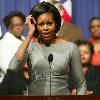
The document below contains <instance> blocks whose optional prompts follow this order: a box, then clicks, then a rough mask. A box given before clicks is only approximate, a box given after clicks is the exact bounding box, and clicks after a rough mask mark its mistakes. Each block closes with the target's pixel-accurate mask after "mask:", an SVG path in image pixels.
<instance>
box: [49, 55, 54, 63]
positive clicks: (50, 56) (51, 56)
mask: <svg viewBox="0 0 100 100" xmlns="http://www.w3.org/2000/svg"><path fill="white" fill-rule="evenodd" d="M48 61H49V63H50V62H52V61H53V54H49V56H48Z"/></svg>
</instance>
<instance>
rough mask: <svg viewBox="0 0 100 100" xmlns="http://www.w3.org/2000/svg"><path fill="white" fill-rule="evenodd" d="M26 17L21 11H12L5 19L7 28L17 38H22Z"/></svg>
mask: <svg viewBox="0 0 100 100" xmlns="http://www.w3.org/2000/svg"><path fill="white" fill-rule="evenodd" d="M25 20H26V17H25V15H24V14H23V13H22V12H20V11H12V12H10V13H9V14H8V15H6V16H5V17H4V19H3V21H4V24H5V26H6V28H7V29H8V30H9V31H10V32H11V33H12V34H13V35H14V36H15V37H16V38H20V37H21V35H22V32H23V28H24V23H25Z"/></svg>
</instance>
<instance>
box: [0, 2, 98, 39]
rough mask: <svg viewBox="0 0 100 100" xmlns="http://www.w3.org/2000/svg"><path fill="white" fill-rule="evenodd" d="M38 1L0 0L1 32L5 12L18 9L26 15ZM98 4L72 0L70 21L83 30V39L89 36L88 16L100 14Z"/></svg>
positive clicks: (3, 29)
mask: <svg viewBox="0 0 100 100" xmlns="http://www.w3.org/2000/svg"><path fill="white" fill-rule="evenodd" d="M62 1H64V0H62ZM38 2H39V1H38V0H0V25H2V31H3V34H4V33H5V31H6V29H5V27H4V25H3V23H2V19H3V17H4V16H5V15H6V14H8V13H9V12H10V11H12V10H19V11H22V12H23V13H24V14H26V15H28V13H29V10H30V9H31V8H32V6H34V5H35V4H37V3H38ZM99 4H100V0H72V22H73V23H74V24H76V25H78V26H79V27H80V28H81V29H82V30H83V36H84V38H85V39H88V38H89V32H88V22H89V20H90V18H91V17H93V16H100V6H99Z"/></svg>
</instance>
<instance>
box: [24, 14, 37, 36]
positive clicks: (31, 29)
mask: <svg viewBox="0 0 100 100" xmlns="http://www.w3.org/2000/svg"><path fill="white" fill-rule="evenodd" d="M31 21H32V22H33V23H31ZM25 24H26V27H27V30H28V35H33V33H34V31H35V24H36V21H35V19H34V18H33V17H32V15H29V16H27V17H26V22H25Z"/></svg>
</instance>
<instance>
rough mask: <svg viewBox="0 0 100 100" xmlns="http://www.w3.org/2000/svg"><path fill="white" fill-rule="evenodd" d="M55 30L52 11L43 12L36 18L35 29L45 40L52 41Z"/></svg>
mask: <svg viewBox="0 0 100 100" xmlns="http://www.w3.org/2000/svg"><path fill="white" fill-rule="evenodd" d="M55 30H56V23H55V21H54V18H53V15H52V13H49V12H48V13H44V14H41V15H40V16H39V17H38V18H37V31H38V33H39V35H40V36H41V38H42V39H43V40H44V41H45V42H48V41H52V39H53V37H54V36H55V35H54V33H55Z"/></svg>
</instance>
